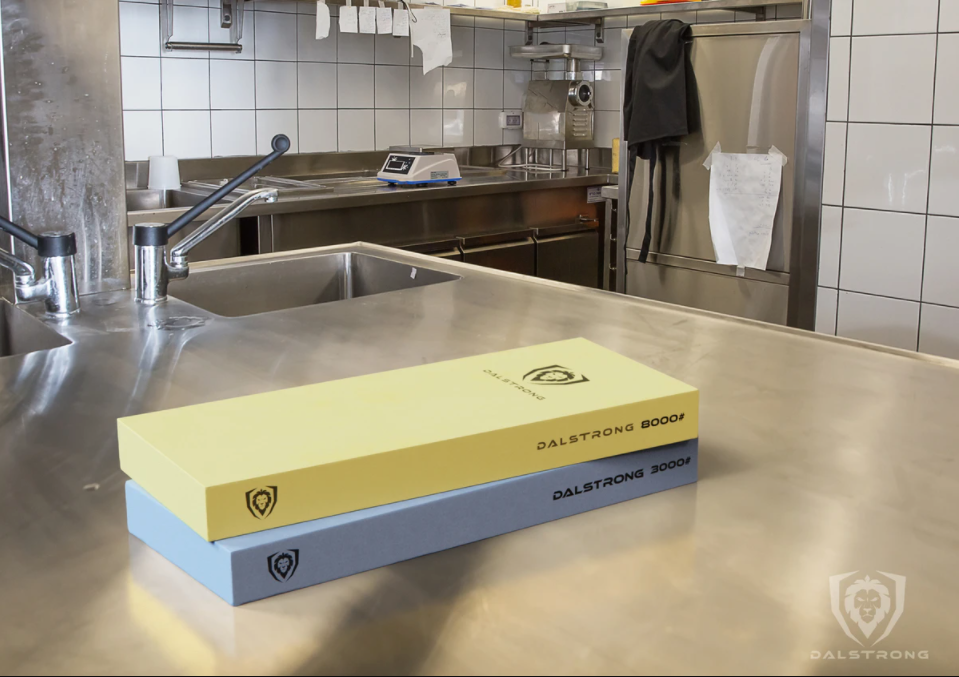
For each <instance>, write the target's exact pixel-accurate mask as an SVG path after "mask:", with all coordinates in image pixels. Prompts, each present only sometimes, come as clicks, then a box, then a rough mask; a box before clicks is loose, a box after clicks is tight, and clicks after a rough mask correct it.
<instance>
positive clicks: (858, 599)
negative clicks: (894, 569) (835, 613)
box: [843, 576, 892, 639]
mask: <svg viewBox="0 0 959 677" xmlns="http://www.w3.org/2000/svg"><path fill="white" fill-rule="evenodd" d="M843 608H844V609H845V611H846V615H847V616H849V618H851V619H852V621H853V623H855V624H856V625H858V626H859V629H860V630H862V634H864V635H865V636H866V639H869V638H870V637H872V633H873V632H875V631H876V627H877V626H878V625H879V624H880V623H882V622H883V620H884V619H885V618H886V616H887V615H888V614H889V610H890V609H891V608H892V599H891V598H890V597H889V588H887V587H886V586H885V585H883V584H882V583H881V582H879V581H877V580H876V579H874V578H869V576H866V577H865V578H863V579H860V580H858V581H856V582H855V583H853V584H852V585H850V586H849V587H848V588H846V599H845V601H844V603H843Z"/></svg>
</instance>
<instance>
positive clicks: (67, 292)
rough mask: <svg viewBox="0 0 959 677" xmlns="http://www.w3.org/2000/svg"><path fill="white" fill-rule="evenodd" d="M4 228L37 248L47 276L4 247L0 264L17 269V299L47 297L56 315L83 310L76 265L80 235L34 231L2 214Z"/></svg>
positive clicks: (0, 227) (50, 311) (49, 310)
mask: <svg viewBox="0 0 959 677" xmlns="http://www.w3.org/2000/svg"><path fill="white" fill-rule="evenodd" d="M0 230H4V231H6V232H7V233H9V234H10V235H12V236H13V237H15V238H17V239H18V240H20V241H21V242H23V243H24V244H26V245H27V246H29V247H33V248H34V249H36V250H37V253H38V254H39V255H40V260H41V261H42V263H43V277H41V278H40V279H39V280H38V279H37V273H36V271H35V270H34V268H33V266H32V265H30V264H29V263H27V262H26V261H24V260H23V259H20V258H18V257H17V256H15V255H14V254H12V253H9V252H5V251H3V250H2V249H0V266H2V267H4V268H8V269H9V270H11V271H12V272H13V289H14V293H15V294H16V300H17V303H27V302H29V301H39V300H43V302H44V306H45V308H46V311H47V314H48V315H52V316H54V317H69V316H70V315H75V314H76V313H79V312H80V297H79V294H78V293H77V273H76V265H75V257H76V253H77V237H76V235H74V234H73V233H68V234H66V235H61V234H58V233H43V234H41V235H34V234H33V233H31V232H30V231H29V230H27V229H26V228H23V227H22V226H18V225H17V224H15V223H13V222H12V221H9V220H7V219H5V218H3V217H2V216H0Z"/></svg>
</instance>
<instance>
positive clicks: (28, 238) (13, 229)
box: [0, 216, 40, 249]
mask: <svg viewBox="0 0 959 677" xmlns="http://www.w3.org/2000/svg"><path fill="white" fill-rule="evenodd" d="M0 228H3V229H4V230H5V231H7V232H8V233H10V234H11V235H13V236H14V237H15V238H17V239H18V240H20V241H21V242H24V243H26V244H28V245H30V246H31V247H33V248H34V249H39V248H40V238H38V237H37V236H36V235H34V234H33V233H31V232H30V231H28V230H26V229H24V228H21V227H20V226H18V225H17V224H15V223H14V222H13V221H8V220H7V219H5V218H3V217H2V216H0Z"/></svg>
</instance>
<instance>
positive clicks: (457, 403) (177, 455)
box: [117, 339, 699, 541]
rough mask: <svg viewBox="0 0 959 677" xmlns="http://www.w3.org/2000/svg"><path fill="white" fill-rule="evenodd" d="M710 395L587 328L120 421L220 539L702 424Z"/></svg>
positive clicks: (197, 525)
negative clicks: (610, 345)
mask: <svg viewBox="0 0 959 677" xmlns="http://www.w3.org/2000/svg"><path fill="white" fill-rule="evenodd" d="M698 425H699V393H698V391H697V390H696V389H695V388H692V387H690V386H687V385H685V384H683V383H681V382H679V381H677V380H675V379H673V378H670V377H668V376H665V375H664V374H660V373H659V372H657V371H654V370H653V369H650V368H649V367H646V366H644V365H642V364H639V363H637V362H634V361H633V360H630V359H628V358H625V357H623V356H621V355H619V354H617V353H615V352H613V351H610V350H607V349H605V348H602V347H600V346H598V345H596V344H594V343H591V342H590V341H587V340H585V339H573V340H569V341H561V342H558V343H549V344H545V345H539V346H532V347H528V348H519V349H516V350H509V351H506V352H501V353H493V354H489V355H480V356H477V357H468V358H464V359H459V360H452V361H449V362H439V363H436V364H427V365H422V366H418V367H410V368H407V369H399V370H396V371H389V372H383V373H379V374H371V375H368V376H360V377H356V378H350V379H344V380H341V381H329V382H326V383H319V384H316V385H310V386H303V387H299V388H291V389H289V390H280V391H276V392H271V393H264V394H260V395H251V396H247V397H240V398H236V399H232V400H224V401H221V402H211V403H209V404H201V405H196V406H192V407H184V408H182V409H172V410H169V411H161V412H157V413H153V414H144V415H141V416H133V417H130V418H124V419H120V420H119V421H118V422H117V428H118V434H119V442H120V467H121V468H122V469H123V471H124V472H125V473H126V474H128V475H129V476H130V477H131V478H133V479H134V480H136V481H137V482H138V483H139V484H140V485H141V486H142V487H143V488H144V489H146V490H147V491H148V492H149V493H150V494H152V495H153V496H154V497H155V498H156V499H157V500H159V501H160V502H161V503H163V504H164V505H165V506H166V507H167V508H168V509H169V510H170V511H172V512H173V513H174V514H175V515H177V516H178V517H179V518H180V519H182V520H183V521H184V522H185V523H186V524H188V525H189V526H190V527H191V528H192V529H194V530H195V531H196V532H197V533H198V534H200V535H201V536H203V538H205V539H206V540H208V541H213V540H219V539H221V538H228V537H230V536H238V535H241V534H247V533H251V532H255V531H263V530H265V529H272V528H274V527H280V526H284V525H287V524H294V523H297V522H304V521H306V520H312V519H318V518H321V517H327V516H330V515H336V514H340V513H345V512H351V511H354V510H360V509H363V508H369V507H373V506H377V505H384V504H387V503H394V502H396V501H403V500H406V499H410V498H416V497H420V496H427V495H431V494H436V493H440V492H444V491H450V490H453V489H460V488H462V487H468V486H473V485H476V484H483V483H486V482H494V481H496V480H501V479H506V478H509V477H516V476H519V475H526V474H529V473H534V472H539V471H542V470H550V469H552V468H559V467H562V466H566V465H572V464H574V463H582V462H585V461H591V460H595V459H598V458H605V457H608V456H615V455H618V454H623V453H628V452H632V451H639V450H642V449H649V448H652V447H658V446H661V445H664V444H672V443H674V442H681V441H684V440H689V439H693V438H696V437H698V434H699V430H698Z"/></svg>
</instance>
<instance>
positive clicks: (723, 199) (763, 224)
mask: <svg viewBox="0 0 959 677" xmlns="http://www.w3.org/2000/svg"><path fill="white" fill-rule="evenodd" d="M785 164H786V156H785V155H783V154H782V153H781V152H780V151H779V149H777V148H776V147H775V146H773V147H772V148H771V149H770V151H769V153H761V154H752V153H749V154H746V153H723V152H722V148H721V147H720V145H719V144H718V143H717V144H716V148H715V149H713V152H712V153H710V155H709V157H708V158H706V162H704V163H703V166H704V167H706V169H708V170H709V171H710V177H709V231H710V234H711V235H712V240H713V249H714V250H715V252H716V262H717V263H719V264H722V265H730V266H736V267H737V268H738V269H740V270H742V269H745V268H757V269H759V270H765V269H766V264H767V262H768V260H769V250H770V247H771V246H772V235H773V225H774V224H775V221H776V211H777V210H778V209H779V195H780V192H781V190H782V177H783V166H785Z"/></svg>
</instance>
